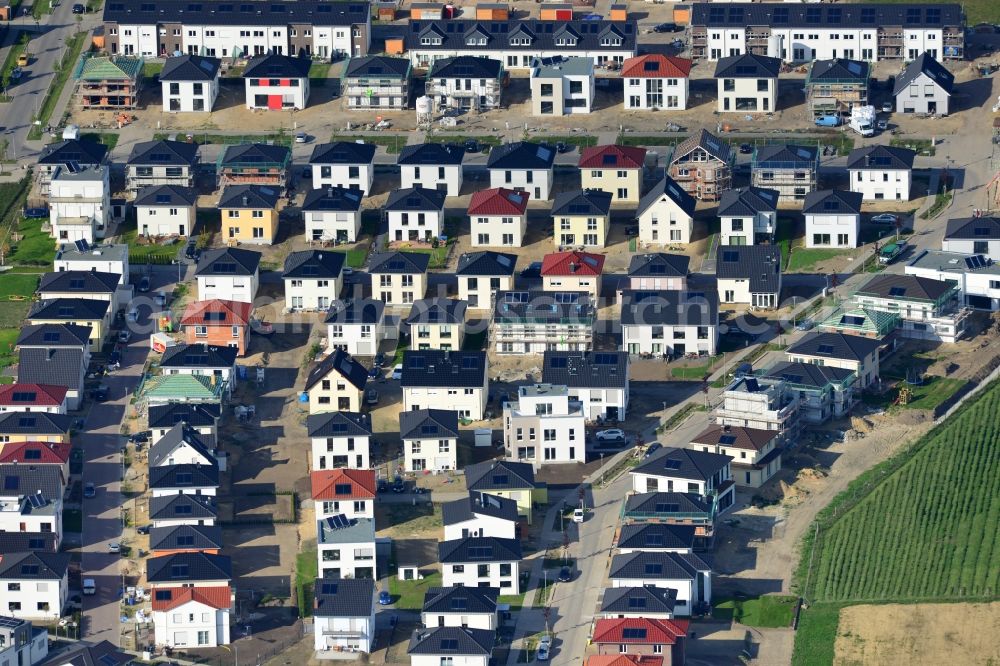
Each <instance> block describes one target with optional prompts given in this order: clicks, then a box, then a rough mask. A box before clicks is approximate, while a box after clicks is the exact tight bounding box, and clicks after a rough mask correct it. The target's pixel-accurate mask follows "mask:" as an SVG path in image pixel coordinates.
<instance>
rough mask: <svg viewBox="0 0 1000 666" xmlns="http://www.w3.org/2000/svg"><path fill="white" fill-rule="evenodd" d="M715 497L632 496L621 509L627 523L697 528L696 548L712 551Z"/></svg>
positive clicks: (664, 493) (716, 504) (675, 495)
mask: <svg viewBox="0 0 1000 666" xmlns="http://www.w3.org/2000/svg"><path fill="white" fill-rule="evenodd" d="M716 499H717V498H716V497H712V496H705V495H699V494H697V493H679V492H673V493H668V492H655V493H631V494H628V495H626V497H625V506H624V507H623V508H622V514H621V515H622V521H623V523H624V524H628V523H632V522H636V523H642V522H646V521H655V522H660V523H665V524H671V525H690V526H693V527H694V549H695V550H696V551H704V550H711V549H712V543H713V541H714V538H715V519H716V517H717V516H718V515H719V507H718V502H717V501H716Z"/></svg>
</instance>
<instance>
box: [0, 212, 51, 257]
mask: <svg viewBox="0 0 1000 666" xmlns="http://www.w3.org/2000/svg"><path fill="white" fill-rule="evenodd" d="M17 232H18V233H19V234H21V240H19V241H17V242H16V243H15V242H14V241H7V242H8V243H9V244H10V247H11V249H12V250H13V252H12V253H11V255H10V257H8V263H10V264H15V265H23V264H27V265H29V266H45V267H46V268H47V269H49V270H51V269H52V262H53V261H55V258H56V244H55V241H53V240H52V238H51V237H50V236H49V235H48V234H47V233H45V232H43V231H42V220H40V219H34V220H29V219H22V220H21V223H20V225H19V226H18V229H17Z"/></svg>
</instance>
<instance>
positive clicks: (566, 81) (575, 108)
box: [529, 56, 595, 116]
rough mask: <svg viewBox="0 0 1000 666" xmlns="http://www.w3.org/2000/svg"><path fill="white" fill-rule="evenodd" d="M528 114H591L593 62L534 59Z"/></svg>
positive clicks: (559, 58)
mask: <svg viewBox="0 0 1000 666" xmlns="http://www.w3.org/2000/svg"><path fill="white" fill-rule="evenodd" d="M529 77H530V78H529V85H530V87H531V115H533V116H568V115H573V114H578V113H590V111H591V109H592V108H593V105H594V96H595V86H594V61H593V59H591V58H573V57H569V58H568V57H565V56H560V57H558V58H535V59H534V60H532V61H531V71H530V74H529Z"/></svg>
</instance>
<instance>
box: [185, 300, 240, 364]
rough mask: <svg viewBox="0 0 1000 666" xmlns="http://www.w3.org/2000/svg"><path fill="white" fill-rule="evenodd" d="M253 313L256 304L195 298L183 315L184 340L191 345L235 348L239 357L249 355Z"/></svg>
mask: <svg viewBox="0 0 1000 666" xmlns="http://www.w3.org/2000/svg"><path fill="white" fill-rule="evenodd" d="M252 312H253V305H251V304H250V303H246V302H243V301H223V300H221V299H217V298H214V299H212V300H208V301H195V302H193V303H190V304H189V305H188V306H187V307H186V308H184V314H183V315H182V316H181V326H182V327H183V328H184V339H185V341H186V342H187V344H189V345H193V344H199V343H200V344H206V345H214V346H220V347H235V348H236V353H237V356H245V355H246V353H247V348H248V346H249V344H250V315H251V313H252Z"/></svg>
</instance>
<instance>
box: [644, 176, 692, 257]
mask: <svg viewBox="0 0 1000 666" xmlns="http://www.w3.org/2000/svg"><path fill="white" fill-rule="evenodd" d="M696 204H697V201H695V200H694V198H693V197H692V196H691V195H690V194H688V193H687V192H686V191H684V188H683V187H681V186H680V185H679V184H678V183H676V182H675V181H674V180H673V179H672V178H671V177H670V176H664V177H663V179H662V180H661V181H660V182H658V183H657V184H656V185H654V186H653V189H651V190H650V191H649V192H647V193H646V194H645V195H644V196H643V197H642V199H641V200H640V201H639V210H638V211H636V217H637V218H638V219H639V242H640V243H642V244H643V246H647V245H675V244H676V245H686V244H687V243H690V242H691V233H692V232H693V230H694V208H695V205H696Z"/></svg>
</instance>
